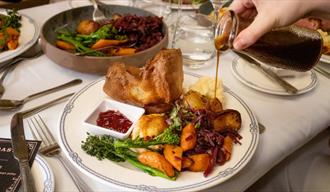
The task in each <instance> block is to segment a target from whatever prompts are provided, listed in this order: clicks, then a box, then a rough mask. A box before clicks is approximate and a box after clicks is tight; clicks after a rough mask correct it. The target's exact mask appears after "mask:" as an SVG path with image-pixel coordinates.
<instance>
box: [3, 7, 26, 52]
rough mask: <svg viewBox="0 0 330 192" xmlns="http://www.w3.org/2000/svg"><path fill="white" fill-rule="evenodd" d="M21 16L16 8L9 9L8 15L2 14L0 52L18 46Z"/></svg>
mask: <svg viewBox="0 0 330 192" xmlns="http://www.w3.org/2000/svg"><path fill="white" fill-rule="evenodd" d="M21 25H22V24H21V16H20V15H19V14H18V13H17V11H15V10H7V15H4V14H0V52H2V51H6V50H13V49H16V48H17V47H18V39H19V35H20V27H21Z"/></svg>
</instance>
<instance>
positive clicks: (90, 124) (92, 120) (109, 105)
mask: <svg viewBox="0 0 330 192" xmlns="http://www.w3.org/2000/svg"><path fill="white" fill-rule="evenodd" d="M108 110H113V111H119V112H120V113H121V114H123V115H124V116H126V117H127V119H129V120H130V121H131V122H132V125H131V127H130V128H129V129H128V131H127V132H126V133H121V132H118V131H115V130H111V129H108V128H104V127H100V126H98V125H97V124H96V120H97V118H98V116H99V113H100V112H105V111H108ZM143 114H144V109H143V108H141V107H136V106H133V105H128V104H125V103H121V102H118V101H114V100H110V99H105V100H103V101H102V102H100V103H99V104H98V105H97V106H96V108H95V109H94V110H93V111H92V113H91V114H90V115H88V117H87V118H86V119H85V121H84V124H85V125H86V127H87V130H88V132H89V133H92V134H95V135H111V136H113V137H116V138H119V139H124V138H127V137H128V136H129V135H130V134H131V132H132V130H133V128H134V126H135V124H136V122H137V121H138V120H139V119H140V117H141V116H142V115H143Z"/></svg>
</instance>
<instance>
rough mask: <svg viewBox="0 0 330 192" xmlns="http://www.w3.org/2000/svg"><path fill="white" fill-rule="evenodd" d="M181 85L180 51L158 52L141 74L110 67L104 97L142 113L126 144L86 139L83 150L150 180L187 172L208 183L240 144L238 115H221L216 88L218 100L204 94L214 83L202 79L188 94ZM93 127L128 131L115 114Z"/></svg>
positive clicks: (106, 138)
mask: <svg viewBox="0 0 330 192" xmlns="http://www.w3.org/2000/svg"><path fill="white" fill-rule="evenodd" d="M183 82H184V74H183V70H182V55H181V51H180V50H179V49H163V50H161V51H160V52H159V53H158V54H157V55H156V56H154V57H153V58H152V59H151V60H150V61H149V62H147V63H146V65H145V66H144V67H142V68H137V67H132V66H129V65H125V64H123V63H116V64H113V65H111V66H110V67H109V69H108V72H107V75H106V81H105V84H104V86H103V90H104V92H105V93H106V94H107V95H108V96H109V97H110V98H111V99H114V100H117V101H120V102H123V103H128V104H131V105H135V106H139V107H143V108H145V109H146V113H145V114H144V115H142V117H141V118H140V119H139V120H138V121H137V123H136V125H135V127H134V129H133V131H132V133H131V134H130V136H129V137H128V138H125V139H118V138H115V137H112V136H110V135H92V134H90V133H87V138H86V140H85V141H83V142H82V149H83V150H84V151H85V152H86V153H87V154H89V155H91V156H95V157H97V158H98V159H99V160H102V159H108V160H111V161H113V162H127V163H130V164H132V165H133V166H134V167H137V168H138V169H140V170H142V171H144V172H146V173H148V174H150V175H152V176H159V177H163V178H166V179H170V180H175V179H176V178H177V177H179V175H180V173H181V172H187V171H190V172H203V174H204V176H205V177H207V176H208V175H210V174H211V173H212V170H213V169H214V168H215V167H216V166H221V165H223V164H225V163H226V162H228V161H229V160H230V158H231V155H232V152H233V147H234V145H235V144H240V139H241V138H242V137H241V136H240V134H239V131H240V128H241V124H242V119H241V115H240V112H239V111H237V110H235V109H224V107H223V106H224V105H223V102H224V99H223V92H222V87H221V86H220V85H219V86H218V87H219V90H220V91H221V92H220V91H219V90H216V91H218V94H217V97H215V98H214V97H211V96H209V95H213V94H206V92H208V91H205V89H207V88H210V87H214V86H210V85H209V84H210V82H213V85H214V83H216V82H215V81H214V80H213V79H211V78H205V77H203V78H201V80H200V81H198V82H197V83H196V84H195V85H192V86H191V88H190V87H184V86H183ZM203 82H206V83H208V84H204V86H203V85H202V83H203ZM209 91H215V90H211V89H210V90H209ZM218 96H219V97H218ZM219 98H220V99H219ZM97 121H98V123H100V124H98V125H100V126H104V127H106V128H107V129H114V130H118V132H125V131H127V130H128V129H127V127H128V126H131V124H130V122H129V120H127V118H125V116H123V115H122V114H121V113H120V111H111V110H109V111H105V112H101V113H100V114H99V118H98V120H97ZM109 125H110V126H109ZM123 127H124V128H123Z"/></svg>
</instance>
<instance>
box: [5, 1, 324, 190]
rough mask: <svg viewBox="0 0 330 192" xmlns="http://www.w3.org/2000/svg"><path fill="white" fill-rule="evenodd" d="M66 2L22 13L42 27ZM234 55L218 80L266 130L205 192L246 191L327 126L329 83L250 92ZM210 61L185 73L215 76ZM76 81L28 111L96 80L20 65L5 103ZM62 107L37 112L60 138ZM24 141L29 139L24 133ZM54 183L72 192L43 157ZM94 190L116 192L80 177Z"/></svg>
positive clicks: (50, 66) (39, 62)
mask: <svg viewBox="0 0 330 192" xmlns="http://www.w3.org/2000/svg"><path fill="white" fill-rule="evenodd" d="M69 8H70V7H69V5H68V2H60V3H54V4H49V5H45V6H40V7H35V8H30V9H25V10H22V11H21V12H22V13H24V14H27V15H29V16H30V17H32V18H33V19H34V20H35V21H36V22H37V23H38V25H39V26H41V25H42V24H43V23H44V22H45V21H46V20H47V19H48V18H49V17H51V16H53V15H54V14H56V13H58V12H61V11H63V10H66V9H69ZM233 58H234V55H233V54H232V53H227V54H225V55H224V56H223V57H222V58H221V70H220V77H221V78H222V80H223V82H224V84H225V85H226V86H227V87H229V88H230V89H231V90H232V91H234V92H235V93H237V94H238V95H239V96H240V97H241V98H242V99H244V100H245V101H246V103H247V104H248V105H249V106H250V107H251V109H252V110H253V112H254V113H255V115H256V116H257V118H258V120H259V121H260V122H261V123H262V124H264V125H265V127H266V131H265V132H264V133H263V134H262V135H261V136H260V141H259V145H258V148H257V151H256V153H255V155H254V157H253V158H252V160H251V161H250V162H249V163H248V164H247V166H246V167H245V168H244V169H243V170H242V171H240V172H239V173H238V174H237V175H235V176H234V177H232V178H231V179H229V180H228V181H226V182H224V183H222V184H220V185H218V186H216V187H214V188H211V189H209V191H220V190H221V191H244V190H245V189H247V188H248V187H249V186H250V185H252V184H253V183H254V182H255V181H257V180H258V179H259V178H260V177H262V176H263V175H264V174H265V173H266V172H267V171H269V170H270V169H271V168H272V167H273V166H275V165H276V164H277V163H279V162H280V161H281V160H283V159H284V158H285V157H287V156H288V155H289V154H291V153H292V152H294V151H295V150H297V149H298V148H299V147H301V146H302V145H303V144H305V143H306V142H307V141H309V140H310V139H311V138H313V137H314V136H315V135H317V134H318V133H319V132H321V131H322V130H324V129H325V128H326V127H327V126H329V125H330V118H329V117H330V115H329V114H330V97H329V95H330V94H329V93H330V91H329V89H330V81H329V79H326V78H325V77H324V76H321V75H318V79H319V82H318V85H317V87H316V88H315V89H314V90H313V91H311V92H309V93H306V94H303V95H300V96H291V97H281V96H274V95H269V94H264V93H261V92H257V91H254V90H252V89H250V88H248V87H246V86H244V85H243V84H241V83H240V82H239V81H238V80H237V79H235V77H234V76H233V75H232V73H231V71H230V66H231V62H232V60H233ZM214 63H215V62H214V61H212V62H209V63H208V65H206V66H205V67H204V68H201V69H198V70H191V69H187V68H185V70H186V71H188V72H193V73H197V74H200V75H207V76H213V75H214V71H215V65H214ZM74 78H81V79H83V81H84V82H83V84H82V85H79V86H75V87H72V88H70V89H66V90H63V91H60V92H58V93H54V94H51V95H48V96H45V97H42V98H40V99H36V100H33V101H31V102H28V103H27V104H26V105H25V106H24V107H23V108H22V110H24V109H29V108H31V107H33V106H36V105H38V104H41V103H44V102H46V101H50V100H52V99H54V98H57V97H59V96H62V95H64V94H66V93H70V92H73V91H77V90H79V89H81V88H82V87H83V86H85V85H86V84H88V83H90V82H92V81H94V80H96V79H98V78H100V76H96V75H88V74H82V73H78V72H75V71H71V70H68V69H65V68H63V67H61V66H58V65H56V64H55V63H53V62H52V61H51V60H49V59H48V58H47V57H46V56H44V55H43V56H41V57H39V58H37V59H34V60H30V61H24V62H23V63H21V64H20V65H19V66H18V67H17V68H16V69H15V71H14V72H13V73H12V74H11V75H10V76H9V77H8V78H7V79H6V81H5V84H6V93H5V95H4V96H3V98H17V99H20V98H23V97H24V96H26V95H29V94H32V93H35V92H37V91H40V90H43V89H46V88H49V87H52V86H55V85H58V84H61V83H64V82H67V81H69V80H72V79H74ZM63 106H64V104H60V105H57V106H54V107H52V108H50V109H47V110H45V111H43V112H41V114H42V116H43V117H44V119H45V121H46V123H47V124H48V125H49V127H50V128H51V129H52V131H53V133H54V134H55V135H56V134H58V133H57V131H58V119H59V116H60V111H61V109H62V108H63ZM12 115H13V112H0V137H5V138H10V130H9V129H10V128H9V124H10V119H11V117H12ZM26 134H27V137H28V138H32V137H31V135H30V134H29V133H26ZM46 159H47V161H48V162H49V164H50V166H51V168H52V170H53V172H54V174H55V180H56V191H74V190H76V188H75V186H74V185H73V182H72V181H71V179H70V178H69V176H68V174H67V173H66V172H65V170H64V169H63V168H62V167H61V165H60V164H59V163H58V161H57V160H54V159H51V158H46ZM82 176H83V177H84V179H85V181H86V182H87V183H88V185H90V186H91V187H92V188H93V189H95V191H115V190H116V188H114V187H113V186H108V185H103V184H100V183H98V182H97V181H94V180H93V179H90V178H87V176H85V175H82Z"/></svg>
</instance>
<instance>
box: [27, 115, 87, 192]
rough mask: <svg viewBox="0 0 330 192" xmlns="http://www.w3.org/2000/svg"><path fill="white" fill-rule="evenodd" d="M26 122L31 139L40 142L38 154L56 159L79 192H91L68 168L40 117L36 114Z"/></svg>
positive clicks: (71, 169) (73, 171)
mask: <svg viewBox="0 0 330 192" xmlns="http://www.w3.org/2000/svg"><path fill="white" fill-rule="evenodd" d="M26 121H27V123H28V126H29V128H30V130H31V132H32V135H33V137H34V138H35V139H39V140H41V141H42V143H41V148H40V149H39V153H41V154H42V155H45V156H47V157H55V158H57V159H58V160H59V161H60V162H61V163H62V165H63V166H64V168H65V169H66V171H67V172H68V173H69V175H70V176H71V178H72V180H73V181H74V183H75V185H76V187H77V188H78V190H79V191H80V192H86V191H92V190H91V189H90V188H89V187H88V186H87V185H86V184H85V183H84V182H83V180H82V179H81V178H80V177H79V176H78V174H77V173H76V171H75V170H74V169H73V168H72V167H71V166H70V164H69V162H67V160H66V159H65V158H64V157H63V156H62V154H61V148H60V146H59V145H58V143H56V141H55V139H54V137H53V135H52V134H51V132H50V131H49V128H48V127H47V125H46V124H45V122H44V121H43V120H42V118H41V116H40V115H39V114H37V115H34V116H32V117H30V118H28V119H26Z"/></svg>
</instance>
